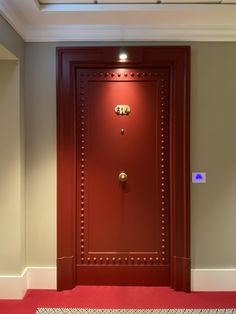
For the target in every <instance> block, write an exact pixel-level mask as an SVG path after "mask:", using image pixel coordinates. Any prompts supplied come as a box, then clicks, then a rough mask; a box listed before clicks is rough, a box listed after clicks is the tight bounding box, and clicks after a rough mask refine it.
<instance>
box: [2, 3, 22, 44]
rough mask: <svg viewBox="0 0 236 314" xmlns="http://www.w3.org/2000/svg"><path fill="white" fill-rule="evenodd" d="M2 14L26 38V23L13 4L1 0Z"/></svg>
mask: <svg viewBox="0 0 236 314" xmlns="http://www.w3.org/2000/svg"><path fill="white" fill-rule="evenodd" d="M0 15H2V16H3V17H4V19H5V20H6V21H7V22H8V23H9V24H10V25H11V26H12V28H13V29H14V30H15V31H16V32H17V33H18V34H19V35H20V36H21V37H22V38H23V39H25V35H26V25H25V23H24V21H23V20H22V18H21V17H20V16H19V15H18V14H17V12H15V10H14V9H13V8H12V6H11V4H10V3H9V2H7V1H1V0H0Z"/></svg>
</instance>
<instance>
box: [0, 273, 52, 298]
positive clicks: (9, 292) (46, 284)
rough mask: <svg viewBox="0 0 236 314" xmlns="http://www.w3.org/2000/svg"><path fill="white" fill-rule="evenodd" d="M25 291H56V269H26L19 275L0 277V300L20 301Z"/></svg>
mask: <svg viewBox="0 0 236 314" xmlns="http://www.w3.org/2000/svg"><path fill="white" fill-rule="evenodd" d="M27 289H56V267H26V268H25V269H24V271H23V272H22V274H21V275H6V276H0V299H16V300H19V299H22V298H23V297H24V295H25V293H26V291H27Z"/></svg>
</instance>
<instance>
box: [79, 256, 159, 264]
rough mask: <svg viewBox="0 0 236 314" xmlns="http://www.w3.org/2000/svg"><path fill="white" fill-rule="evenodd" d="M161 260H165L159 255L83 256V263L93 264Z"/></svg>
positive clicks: (153, 261)
mask: <svg viewBox="0 0 236 314" xmlns="http://www.w3.org/2000/svg"><path fill="white" fill-rule="evenodd" d="M160 261H163V258H161V259H160V258H159V257H143V258H141V257H137V258H134V257H130V258H128V257H125V258H121V257H110V258H109V257H104V258H103V257H87V258H84V257H82V258H81V262H82V263H91V264H97V263H98V264H103V263H105V264H111V263H113V264H129V265H130V264H134V265H140V264H141V265H146V264H159V263H160Z"/></svg>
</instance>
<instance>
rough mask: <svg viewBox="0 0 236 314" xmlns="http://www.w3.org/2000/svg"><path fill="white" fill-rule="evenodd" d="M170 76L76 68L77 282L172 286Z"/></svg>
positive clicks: (154, 71) (149, 71) (135, 70)
mask: <svg viewBox="0 0 236 314" xmlns="http://www.w3.org/2000/svg"><path fill="white" fill-rule="evenodd" d="M169 79H170V78H169V68H165V67H159V68H152V69H148V68H147V69H145V68H133V69H132V68H129V69H128V68H123V69H112V68H111V69H89V68H87V69H77V71H76V82H77V88H76V102H77V123H76V124H77V228H76V230H77V258H76V264H77V267H76V270H77V284H109V285H112V284H114V285H118V284H123V285H124V284H125V285H142V284H145V285H169V281H170V278H169V264H170V262H169V165H168V160H169V127H168V126H169ZM117 105H129V107H130V109H131V112H130V113H129V114H128V115H117V114H116V113H115V107H116V106H117ZM121 172H125V173H126V174H127V176H128V179H127V181H126V182H120V181H119V179H118V176H119V174H120V173H121Z"/></svg>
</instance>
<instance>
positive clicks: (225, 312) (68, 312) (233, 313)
mask: <svg viewBox="0 0 236 314" xmlns="http://www.w3.org/2000/svg"><path fill="white" fill-rule="evenodd" d="M36 314H236V309H158V310H157V309H155V310H154V309H152V310H151V309H150V310H148V309H146V310H141V309H66V308H39V309H37V311H36Z"/></svg>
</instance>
